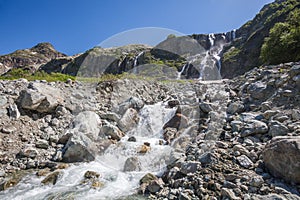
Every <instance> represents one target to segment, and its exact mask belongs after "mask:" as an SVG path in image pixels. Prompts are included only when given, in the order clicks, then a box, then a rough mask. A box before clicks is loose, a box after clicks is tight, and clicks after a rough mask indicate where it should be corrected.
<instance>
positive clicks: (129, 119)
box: [118, 108, 139, 132]
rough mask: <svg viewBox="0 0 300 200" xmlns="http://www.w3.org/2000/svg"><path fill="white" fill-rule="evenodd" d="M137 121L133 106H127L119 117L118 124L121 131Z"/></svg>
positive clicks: (129, 128) (134, 124)
mask: <svg viewBox="0 0 300 200" xmlns="http://www.w3.org/2000/svg"><path fill="white" fill-rule="evenodd" d="M138 121H139V117H138V113H137V111H136V110H135V109H133V108H129V109H128V110H127V111H126V112H125V113H124V115H123V116H122V118H121V119H120V121H119V123H118V126H119V128H120V129H121V130H122V131H123V132H127V131H129V130H131V129H132V128H134V127H135V126H136V125H137V123H138Z"/></svg>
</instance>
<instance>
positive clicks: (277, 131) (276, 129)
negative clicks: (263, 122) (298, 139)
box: [268, 121, 289, 137]
mask: <svg viewBox="0 0 300 200" xmlns="http://www.w3.org/2000/svg"><path fill="white" fill-rule="evenodd" d="M269 127H270V130H269V132H268V134H269V135H271V136H272V137H276V136H284V135H286V134H287V133H288V132H289V129H288V128H287V127H286V126H285V125H283V124H282V123H280V122H278V121H271V122H270V125H269Z"/></svg>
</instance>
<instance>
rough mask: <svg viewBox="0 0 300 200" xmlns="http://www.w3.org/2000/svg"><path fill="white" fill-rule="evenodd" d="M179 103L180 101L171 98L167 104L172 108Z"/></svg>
mask: <svg viewBox="0 0 300 200" xmlns="http://www.w3.org/2000/svg"><path fill="white" fill-rule="evenodd" d="M179 104H180V102H179V100H177V99H173V100H170V101H168V106H169V107H170V108H174V107H176V106H178V105H179Z"/></svg>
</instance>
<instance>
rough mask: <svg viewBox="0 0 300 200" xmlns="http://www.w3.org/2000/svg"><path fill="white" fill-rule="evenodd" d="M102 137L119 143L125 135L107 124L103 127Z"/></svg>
mask: <svg viewBox="0 0 300 200" xmlns="http://www.w3.org/2000/svg"><path fill="white" fill-rule="evenodd" d="M100 135H102V136H107V137H108V138H109V139H112V140H117V141H119V140H120V139H121V138H122V137H123V136H124V135H125V134H124V133H123V132H122V131H121V130H120V129H119V128H118V127H116V126H114V125H112V124H107V125H104V126H102V127H101V129H100Z"/></svg>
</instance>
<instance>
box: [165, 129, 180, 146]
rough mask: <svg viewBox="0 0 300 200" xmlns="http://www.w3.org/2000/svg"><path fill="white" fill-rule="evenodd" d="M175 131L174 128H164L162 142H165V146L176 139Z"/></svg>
mask: <svg viewBox="0 0 300 200" xmlns="http://www.w3.org/2000/svg"><path fill="white" fill-rule="evenodd" d="M177 133H178V132H177V129H176V128H170V127H168V128H166V129H165V130H164V133H163V136H164V140H165V141H167V144H170V143H171V141H172V140H174V139H175V138H176V137H177Z"/></svg>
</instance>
